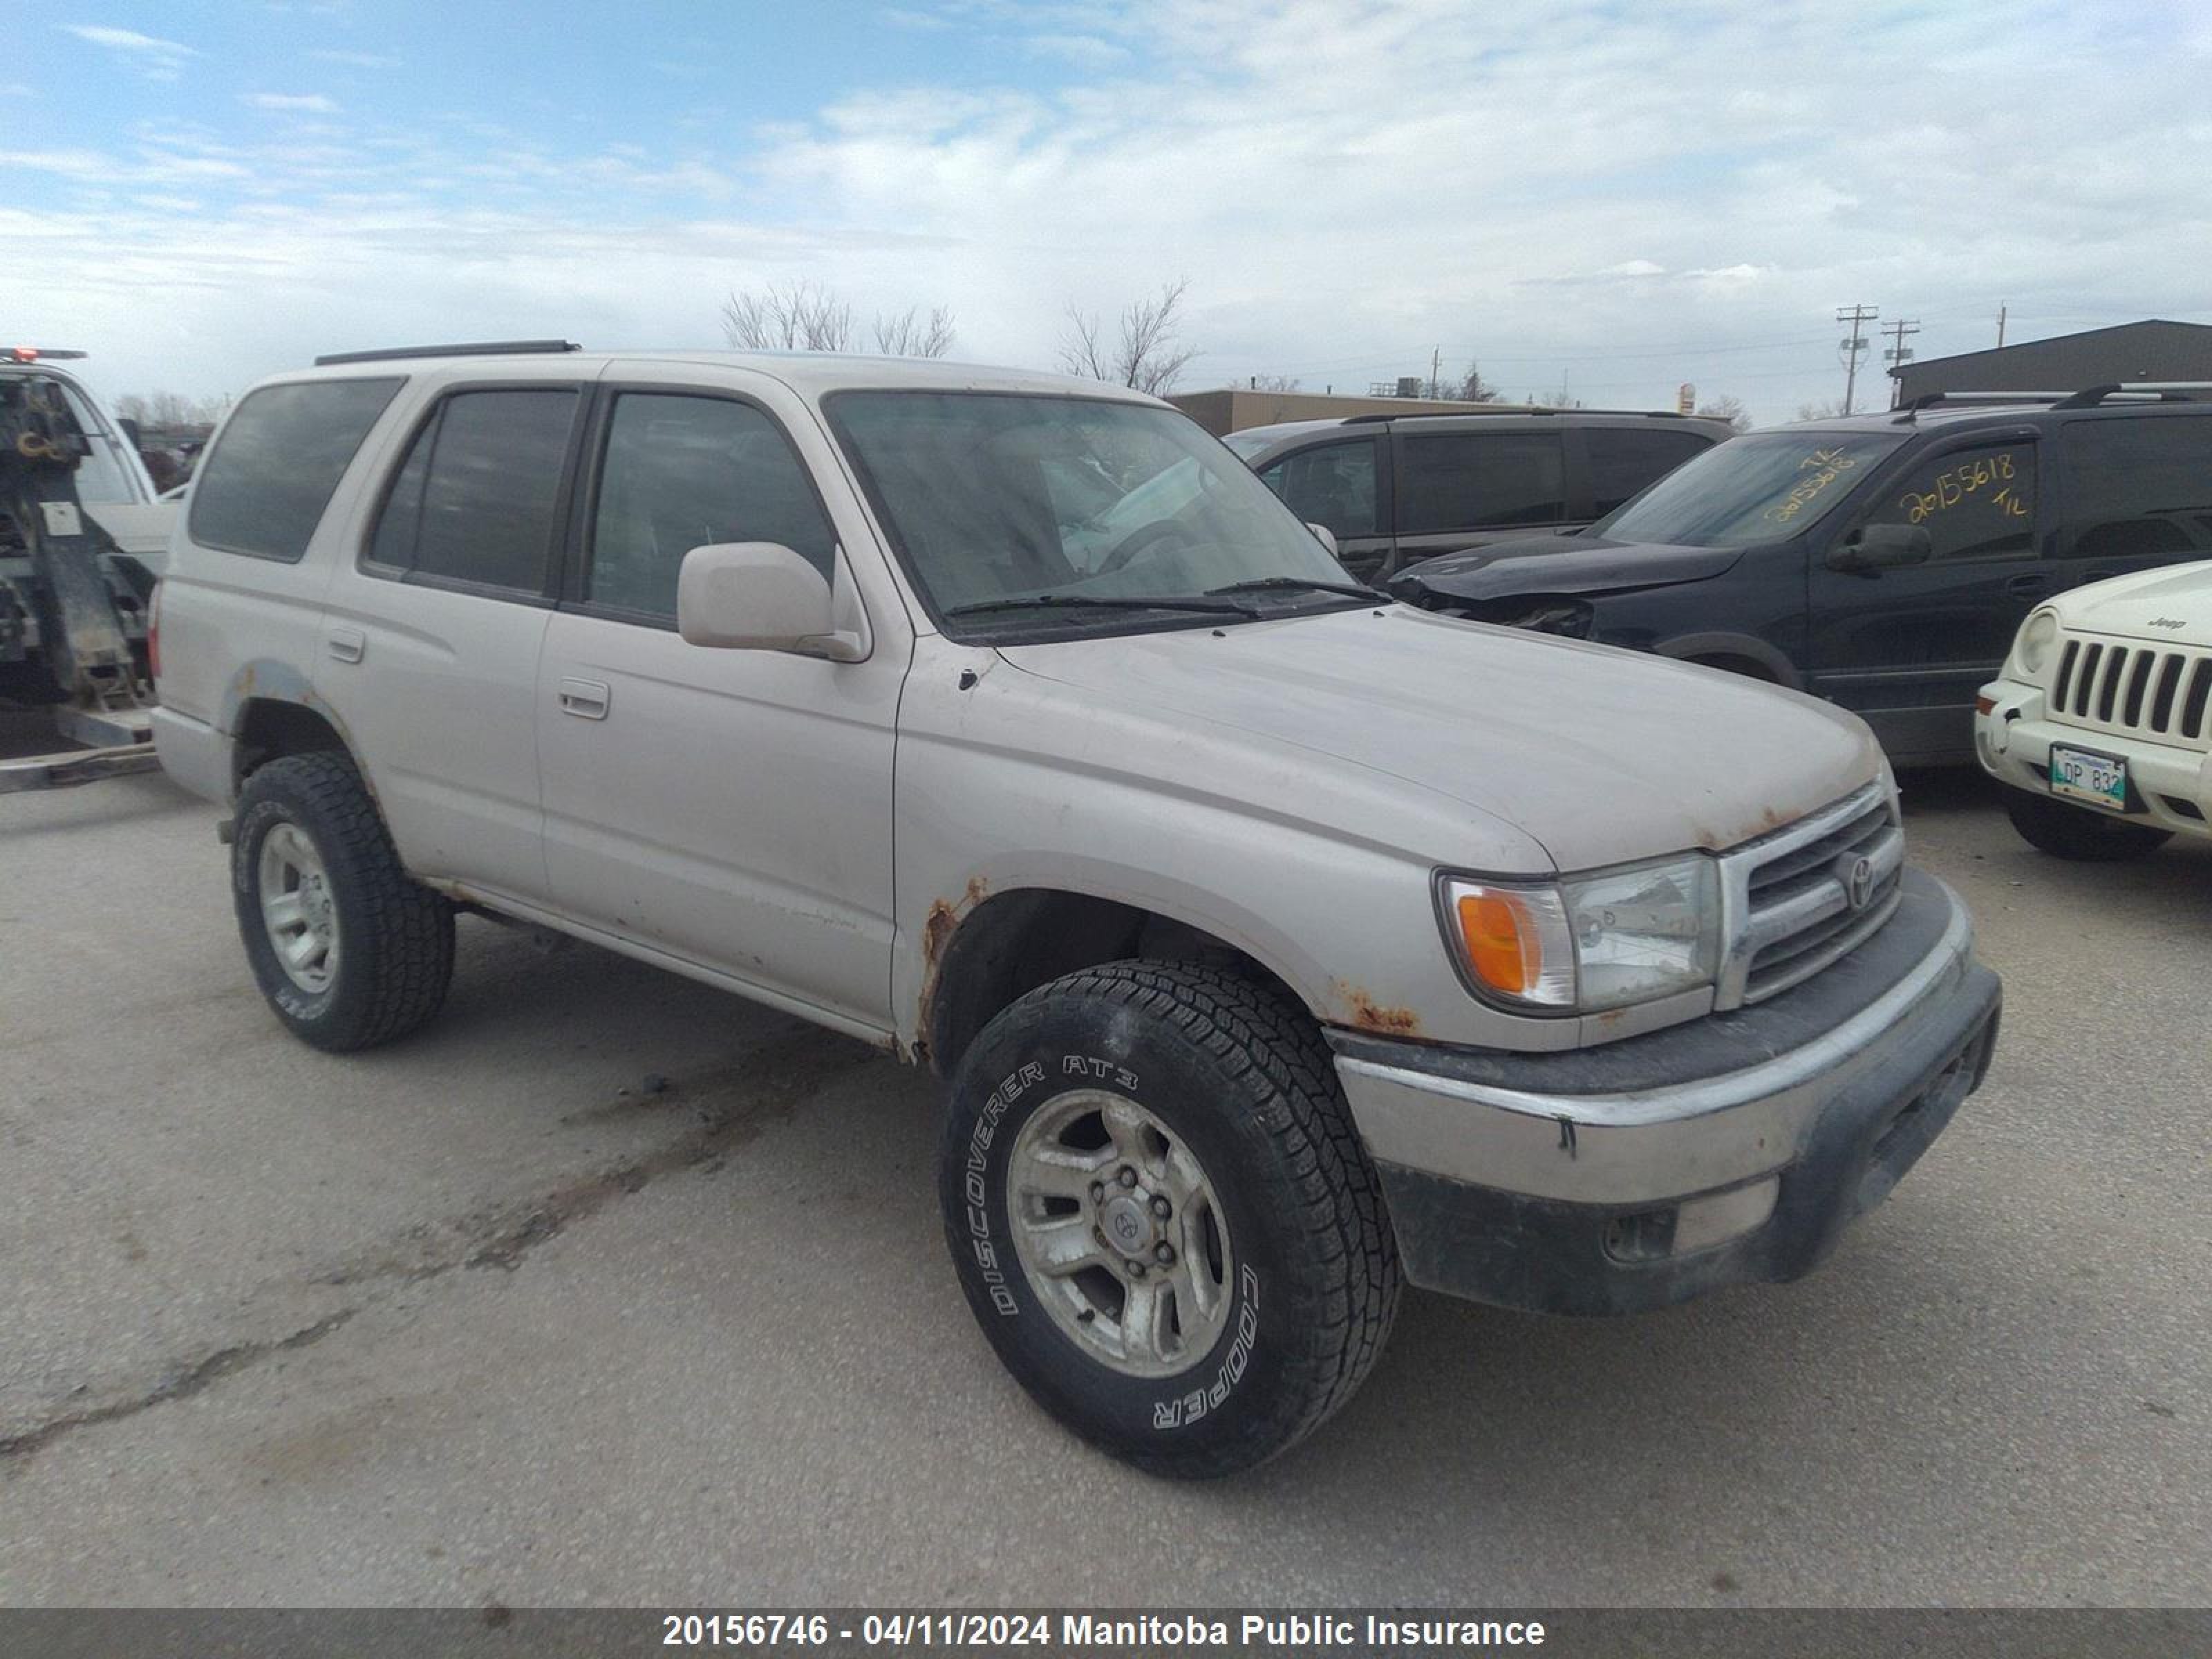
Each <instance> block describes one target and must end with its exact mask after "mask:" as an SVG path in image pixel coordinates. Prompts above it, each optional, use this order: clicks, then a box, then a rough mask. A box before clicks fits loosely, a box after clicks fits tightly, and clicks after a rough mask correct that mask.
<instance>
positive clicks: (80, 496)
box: [0, 346, 178, 793]
mask: <svg viewBox="0 0 2212 1659" xmlns="http://www.w3.org/2000/svg"><path fill="white" fill-rule="evenodd" d="M84 355H85V354H84V353H83V352H82V351H63V350H55V349H48V348H42V347H37V346H13V347H0V706H13V707H24V706H28V707H41V706H43V707H48V708H52V710H53V722H54V726H55V728H56V730H57V732H58V733H59V735H60V737H61V738H63V739H64V741H66V742H70V743H73V744H79V745H82V746H81V747H77V748H74V749H70V750H64V751H62V752H59V753H55V754H50V755H35V756H32V757H28V758H24V759H15V760H0V793H8V792H9V791H13V790H19V789H39V788H50V787H54V786H56V785H58V784H64V783H77V782H84V781H89V780H91V779H93V778H98V777H106V776H112V775H115V774H117V773H119V772H132V771H143V770H147V769H150V768H152V767H153V766H154V765H155V758H154V750H153V744H152V742H151V737H152V732H151V729H150V726H149V716H150V711H151V708H152V706H153V702H154V690H153V672H152V665H151V659H150V654H149V653H150V649H151V647H150V643H149V635H150V634H151V632H152V627H151V624H152V622H153V610H154V588H155V583H156V582H157V581H158V580H160V578H161V570H162V568H163V566H164V564H165V563H166V562H167V549H168V542H169V531H170V529H171V528H172V527H173V525H174V523H175V520H176V515H177V511H178V505H177V502H176V501H173V500H168V499H162V498H159V497H157V496H156V495H155V491H154V486H153V481H152V480H151V479H150V478H149V477H148V476H147V473H146V468H145V464H144V463H143V461H141V460H140V459H139V458H138V453H137V447H136V446H135V445H134V444H132V443H131V441H130V439H129V435H128V433H127V431H126V430H125V428H123V427H122V426H121V425H120V424H119V423H118V422H115V421H113V420H112V419H111V418H110V417H109V416H107V414H106V411H105V410H102V409H101V407H100V403H99V401H98V399H96V398H94V396H93V395H92V392H90V390H89V389H88V388H87V387H86V386H85V385H84V384H83V382H82V380H78V379H77V378H76V376H75V375H73V374H70V373H69V372H68V371H66V370H64V369H62V368H57V367H55V366H54V365H55V364H56V363H57V362H64V361H70V360H74V359H79V358H82V356H84Z"/></svg>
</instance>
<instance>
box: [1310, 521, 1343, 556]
mask: <svg viewBox="0 0 2212 1659" xmlns="http://www.w3.org/2000/svg"><path fill="white" fill-rule="evenodd" d="M1306 528H1307V529H1309V530H1310V531H1312V532H1313V533H1314V539H1315V540H1316V541H1317V542H1319V543H1320V544H1322V546H1323V547H1325V548H1327V549H1328V550H1329V551H1330V552H1331V553H1334V552H1335V551H1336V532H1334V530H1331V529H1330V528H1329V527H1328V526H1327V525H1325V524H1310V525H1308V526H1306Z"/></svg>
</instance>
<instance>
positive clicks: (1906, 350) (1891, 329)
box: [1881, 317, 1920, 409]
mask: <svg viewBox="0 0 2212 1659" xmlns="http://www.w3.org/2000/svg"><path fill="white" fill-rule="evenodd" d="M1882 332H1883V333H1885V334H1887V335H1888V336H1889V337H1891V338H1893V339H1894V340H1895V341H1896V342H1897V343H1896V344H1895V345H1894V346H1893V347H1891V348H1890V349H1888V350H1887V351H1885V352H1883V353H1882V354H1881V355H1882V356H1883V358H1884V359H1885V360H1886V361H1887V362H1889V363H1890V364H1891V365H1892V366H1893V368H1898V369H1900V370H1901V369H1903V368H1904V367H1905V364H1907V363H1909V362H1911V361H1912V348H1911V346H1909V345H1907V344H1905V336H1906V335H1908V334H1917V333H1919V332H1920V325H1919V324H1918V323H1917V321H1916V322H1907V321H1905V319H1903V318H1902V317H1900V318H1899V319H1897V320H1896V321H1895V322H1893V323H1892V324H1891V325H1889V326H1888V327H1887V328H1885V329H1884V330H1882ZM1904 389H1905V382H1904V380H1901V379H1897V378H1893V379H1892V380H1891V381H1890V390H1889V406H1890V407H1891V408H1892V409H1894V408H1896V407H1897V394H1898V393H1899V392H1902V391H1903V390H1904Z"/></svg>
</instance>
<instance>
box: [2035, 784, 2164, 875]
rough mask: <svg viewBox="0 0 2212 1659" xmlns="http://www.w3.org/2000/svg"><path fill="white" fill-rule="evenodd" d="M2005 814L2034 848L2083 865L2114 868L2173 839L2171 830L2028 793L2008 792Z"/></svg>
mask: <svg viewBox="0 0 2212 1659" xmlns="http://www.w3.org/2000/svg"><path fill="white" fill-rule="evenodd" d="M2005 812H2006V815H2007V816H2008V817H2010V818H2011V819H2012V827H2013V828H2014V829H2017V830H2019V831H2020V833H2021V838H2022V839H2023V840H2025V841H2026V842H2027V843H2028V844H2029V845H2030V846H2031V847H2036V848H2041V849H2042V850H2043V851H2044V852H2046V853H2048V854H2051V856H2052V857H2054V858H2062V859H2072V860H2075V862H2077V863H2082V864H2116V863H2118V862H2120V861H2121V860H2126V859H2139V858H2141V857H2142V856H2143V855H2144V854H2146V853H2155V852H2156V851H2157V850H2158V849H2159V848H2161V847H2163V846H2165V845H2166V842H2169V841H2172V839H2173V832H2172V830H2170V829H2154V828H2153V827H2152V826H2151V825H2149V824H2147V823H2129V822H2128V821H2127V820H2126V819H2124V818H2112V817H2103V816H2101V815H2100V811H2099V810H2098V809H2097V808H2095V807H2093V806H2069V805H2067V804H2066V803H2065V802H2064V801H2062V800H2053V799H2051V797H2050V796H2048V795H2031V794H2029V793H2027V791H2026V790H2025V789H2008V790H2006V791H2005Z"/></svg>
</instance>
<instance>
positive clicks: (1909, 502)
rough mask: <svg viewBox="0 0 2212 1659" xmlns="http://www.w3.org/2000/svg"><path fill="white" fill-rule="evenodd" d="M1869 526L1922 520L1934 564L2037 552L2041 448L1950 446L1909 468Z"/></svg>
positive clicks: (1885, 496)
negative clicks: (2037, 475) (2037, 483)
mask: <svg viewBox="0 0 2212 1659" xmlns="http://www.w3.org/2000/svg"><path fill="white" fill-rule="evenodd" d="M1865 522H1866V523H1868V524H1903V525H1918V526H1920V527H1921V528H1922V529H1923V530H1925V531H1926V532H1928V538H1929V542H1930V544H1931V548H1930V550H1929V560H1930V561H1931V562H1942V561H1944V560H1949V559H2017V558H2026V557H2027V556H2030V555H2031V554H2033V552H2034V550H2035V446H2034V444H2033V443H2031V442H2025V441H2021V442H2014V443H2002V444H1987V445H1981V446H1978V447H1975V448H1972V449H1953V450H1946V451H1945V452H1944V453H1942V454H1940V455H1932V456H1930V457H1929V458H1928V459H1926V460H1923V461H1922V462H1921V463H1920V464H1919V465H1917V466H1913V467H1910V468H1908V469H1906V471H1905V473H1904V475H1903V476H1902V477H1899V479H1898V480H1897V481H1896V482H1895V483H1893V484H1891V485H1890V487H1889V488H1888V489H1887V490H1886V491H1885V492H1884V493H1883V495H1882V496H1881V503H1880V504H1879V505H1878V506H1876V507H1875V509H1874V510H1873V511H1872V512H1871V513H1869V514H1868V515H1867V517H1866V520H1865Z"/></svg>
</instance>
